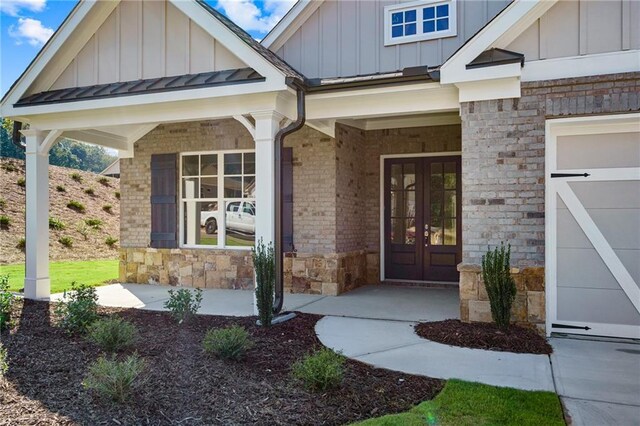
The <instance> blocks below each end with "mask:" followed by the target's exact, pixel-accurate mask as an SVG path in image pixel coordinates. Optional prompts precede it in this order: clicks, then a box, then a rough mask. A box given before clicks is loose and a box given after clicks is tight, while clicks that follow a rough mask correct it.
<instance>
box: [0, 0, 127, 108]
mask: <svg viewBox="0 0 640 426" xmlns="http://www.w3.org/2000/svg"><path fill="white" fill-rule="evenodd" d="M118 3H119V1H111V0H110V1H98V0H85V1H83V2H81V3H80V4H79V5H78V7H77V8H75V9H74V10H73V12H72V13H71V15H70V16H69V17H68V18H67V20H65V22H64V23H63V25H62V26H61V27H60V28H59V29H58V31H57V32H56V33H55V34H54V36H53V38H52V39H51V40H50V41H49V42H48V43H47V44H46V45H45V46H44V47H43V49H42V50H41V51H40V52H39V53H38V55H37V56H36V59H35V60H34V61H33V62H32V63H31V64H30V65H29V68H28V69H27V70H26V71H25V72H24V74H23V75H22V76H21V77H20V79H19V80H18V82H17V83H16V84H15V85H14V86H13V88H12V89H11V90H10V91H9V93H8V94H7V96H6V97H5V99H4V101H3V102H2V105H0V108H1V109H2V115H3V116H5V113H4V107H5V106H6V105H13V104H14V103H16V102H17V101H18V100H19V99H20V98H22V97H23V96H24V94H25V93H27V91H28V90H29V89H30V88H31V86H32V85H33V83H34V82H35V80H36V79H37V78H38V77H39V76H40V75H41V74H42V71H43V70H45V68H48V69H47V75H46V76H44V75H43V76H42V77H46V78H42V82H41V84H40V85H39V86H38V87H36V88H35V89H36V92H37V91H43V90H48V89H49V87H50V86H51V85H52V84H53V83H54V82H55V81H56V79H57V78H58V77H59V76H60V75H61V74H62V73H63V72H64V70H65V69H66V68H67V66H68V65H69V63H71V61H72V60H73V58H74V57H75V56H76V55H77V54H78V53H79V52H80V50H81V49H82V47H84V45H85V44H86V43H87V41H88V40H89V39H90V38H91V36H92V35H93V33H94V32H95V30H96V29H97V28H99V26H100V25H101V24H102V23H103V22H104V21H105V19H106V18H107V17H108V16H109V14H111V12H113V10H114V9H115V8H116V6H117V5H118ZM81 23H82V24H83V26H84V31H82V32H79V31H77V28H78V27H79V26H80V24H81ZM67 41H68V43H67ZM63 45H65V49H64V50H61V47H62V46H63ZM47 85H48V87H47Z"/></svg>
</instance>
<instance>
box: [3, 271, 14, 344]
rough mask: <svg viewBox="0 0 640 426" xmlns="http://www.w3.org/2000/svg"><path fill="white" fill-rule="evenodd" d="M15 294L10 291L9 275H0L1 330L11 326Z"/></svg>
mask: <svg viewBox="0 0 640 426" xmlns="http://www.w3.org/2000/svg"><path fill="white" fill-rule="evenodd" d="M13 300H14V296H13V293H11V291H9V275H7V274H5V275H0V331H2V330H4V329H5V328H7V327H9V322H10V321H11V306H12V305H13Z"/></svg>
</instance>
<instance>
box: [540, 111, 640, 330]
mask: <svg viewBox="0 0 640 426" xmlns="http://www.w3.org/2000/svg"><path fill="white" fill-rule="evenodd" d="M546 134H547V137H546V141H547V144H546V170H547V175H546V187H547V191H546V220H547V223H546V278H547V312H548V319H547V331H548V332H549V333H550V332H562V333H576V334H589V335H597V336H615V337H630V338H640V287H639V284H640V115H639V114H627V115H616V116H602V117H589V118H578V119H560V120H548V121H547V133H546Z"/></svg>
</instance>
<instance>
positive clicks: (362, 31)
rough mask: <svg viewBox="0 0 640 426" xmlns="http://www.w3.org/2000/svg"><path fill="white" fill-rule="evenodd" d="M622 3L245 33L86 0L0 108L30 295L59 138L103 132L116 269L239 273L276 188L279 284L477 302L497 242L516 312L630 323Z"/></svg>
mask: <svg viewBox="0 0 640 426" xmlns="http://www.w3.org/2000/svg"><path fill="white" fill-rule="evenodd" d="M639 20H640V3H638V2H634V1H629V0H612V1H585V0H575V1H569V0H562V1H533V0H531V1H528V0H527V1H525V0H515V1H512V2H510V1H506V0H505V1H501V0H497V1H488V0H479V1H465V0H438V1H434V0H418V1H409V2H403V1H381V0H376V1H355V0H354V1H352V0H343V1H330V0H326V1H321V0H313V1H305V0H300V1H299V2H298V3H297V4H296V5H295V6H294V7H293V9H292V10H291V11H290V12H289V13H288V14H287V15H286V16H285V17H284V18H283V19H282V21H281V22H280V23H279V24H278V25H277V26H276V27H275V28H274V29H273V31H272V32H271V33H270V34H269V35H268V36H267V37H266V38H265V39H264V40H262V42H261V43H258V42H256V41H255V40H253V39H251V37H250V36H249V35H248V34H246V33H245V32H244V31H242V30H241V29H240V28H238V27H237V26H236V25H235V24H234V23H233V22H231V21H229V20H228V19H227V18H225V17H224V16H222V15H221V14H220V13H218V12H217V11H215V10H213V9H212V8H210V7H208V6H207V5H206V4H204V3H202V2H198V1H176V0H167V1H101V2H90V1H81V2H80V3H79V4H78V6H77V7H76V8H75V9H74V10H73V11H72V12H71V15H70V16H69V17H68V19H67V20H66V21H65V23H64V24H63V25H62V26H61V28H60V29H59V30H58V31H57V32H56V34H55V35H54V36H53V37H52V39H51V40H50V41H49V43H47V45H46V46H45V47H44V48H43V50H42V51H41V52H40V54H39V55H38V57H37V58H36V59H35V60H34V62H33V63H32V64H31V65H30V67H29V68H28V69H27V70H26V71H25V73H24V74H23V76H22V77H21V78H20V79H19V80H18V81H17V82H16V83H15V85H14V86H13V87H12V89H11V90H10V91H9V92H8V94H7V95H6V96H5V98H4V99H3V101H2V106H1V108H2V110H1V111H2V115H3V116H5V117H11V118H13V119H15V120H17V121H21V122H23V123H28V124H29V126H30V127H29V128H28V129H27V130H23V131H22V133H23V135H24V136H25V138H26V152H27V199H28V201H27V270H26V278H25V292H26V293H25V294H26V296H27V297H33V298H39V297H48V295H49V278H48V263H47V262H48V244H49V241H48V225H47V217H48V194H47V179H48V178H47V167H48V159H47V152H48V150H49V148H50V147H51V145H52V144H53V143H55V142H56V140H57V139H58V138H60V137H67V138H71V139H77V140H82V141H85V142H90V143H95V144H99V145H103V146H107V147H111V148H115V149H118V150H119V151H120V160H119V165H120V174H121V194H122V195H121V197H122V198H121V200H122V201H121V236H120V243H121V248H120V279H121V281H123V282H136V283H159V284H170V285H183V286H192V287H206V288H234V289H235V288H237V289H248V288H252V286H253V269H252V263H251V252H250V250H249V248H250V247H251V246H252V245H253V244H254V243H255V241H257V240H260V239H262V240H263V241H265V242H271V241H274V239H275V232H276V226H275V221H276V216H275V204H274V197H275V194H276V193H279V194H281V196H282V197H283V199H284V203H283V208H282V223H283V245H284V249H285V251H286V254H285V256H284V259H283V268H284V286H285V290H286V291H287V292H303V293H316V294H325V295H339V294H341V293H344V292H347V291H349V290H351V289H354V288H356V287H358V286H362V285H365V284H381V283H382V284H384V283H389V282H401V283H411V284H415V285H433V284H437V285H440V286H458V287H459V291H460V315H461V318H462V319H463V320H465V321H490V320H491V318H490V309H489V302H488V298H487V295H486V291H485V290H484V286H483V284H482V281H481V268H480V263H481V258H482V255H483V254H484V253H485V252H486V250H487V249H488V248H489V247H494V246H496V245H498V244H500V242H503V241H504V242H507V243H509V244H510V245H511V253H512V254H511V256H512V257H511V261H512V266H513V268H514V269H513V273H514V275H515V277H516V282H517V286H518V294H517V296H516V301H515V306H514V313H513V315H514V319H515V320H516V321H518V322H519V323H528V324H531V325H533V326H536V327H538V328H539V329H540V330H542V331H545V332H546V333H547V334H550V333H552V332H568V333H576V334H591V335H605V336H617V337H632V338H640V287H639V284H640V268H639V267H638V265H640V262H638V259H640V30H639V29H638V26H637V25H635V23H636V22H638V21H639ZM292 82H295V84H294V83H292ZM300 88H302V89H300ZM298 89H300V90H302V92H303V96H304V98H303V101H304V102H303V104H304V108H303V110H301V109H300V108H297V107H296V105H297V104H298V103H299V102H298V101H299V97H300V96H301V95H300V94H299V93H298V92H299V91H300V90H298ZM301 114H304V118H305V120H306V121H305V125H304V127H302V128H301V129H300V130H298V131H296V132H294V133H292V134H290V135H288V136H287V137H286V138H285V139H284V150H283V156H282V181H283V184H282V187H277V186H276V185H275V183H274V174H275V170H276V167H275V166H274V164H275V160H276V157H275V151H276V150H275V147H276V142H277V138H278V137H279V135H278V133H279V132H280V131H281V130H282V129H283V128H285V127H287V126H289V125H290V124H291V123H292V122H294V121H296V120H297V119H298V118H300V115H301ZM389 303H393V301H389Z"/></svg>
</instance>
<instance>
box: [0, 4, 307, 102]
mask: <svg viewBox="0 0 640 426" xmlns="http://www.w3.org/2000/svg"><path fill="white" fill-rule="evenodd" d="M295 2H296V0H207V3H209V4H211V5H212V6H214V7H215V8H217V9H218V10H220V11H221V12H223V13H225V14H226V15H227V16H228V17H229V18H231V19H232V20H233V21H234V22H235V23H236V24H238V25H240V26H241V27H242V28H244V29H245V30H246V31H248V32H249V33H250V34H251V35H252V36H253V37H254V38H256V39H258V40H259V39H262V38H263V37H264V36H265V35H266V34H267V33H268V32H269V30H271V28H273V26H274V25H275V24H276V23H277V22H278V21H279V20H280V19H281V18H282V17H283V16H284V15H285V13H287V11H288V10H289V9H290V8H291V6H293V4H294V3H295ZM76 3H77V1H75V0H0V30H1V33H0V34H1V35H0V49H1V54H0V61H1V62H0V71H1V72H2V76H1V77H2V78H1V79H0V93H1V94H2V95H4V93H5V92H6V91H7V90H9V87H11V85H12V84H13V82H14V81H15V80H16V79H17V78H18V77H19V76H20V74H21V73H22V72H23V71H24V69H25V68H26V67H27V66H28V65H29V63H30V62H31V60H32V59H33V58H34V57H35V56H36V54H37V53H38V51H40V48H42V46H43V45H44V43H46V41H47V40H48V39H49V37H51V35H52V34H53V33H54V31H55V30H56V29H57V28H58V26H60V24H62V21H64V18H65V17H66V16H67V15H68V14H69V12H70V11H71V9H73V6H75V4H76Z"/></svg>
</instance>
